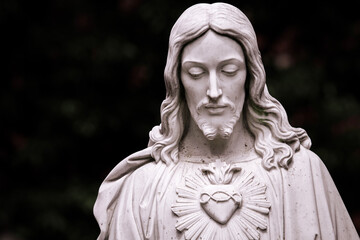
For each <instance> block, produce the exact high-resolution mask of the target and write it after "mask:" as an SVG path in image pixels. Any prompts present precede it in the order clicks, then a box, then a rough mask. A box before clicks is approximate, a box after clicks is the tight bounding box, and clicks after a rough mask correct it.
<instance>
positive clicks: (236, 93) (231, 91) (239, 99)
mask: <svg viewBox="0 0 360 240" xmlns="http://www.w3.org/2000/svg"><path fill="white" fill-rule="evenodd" d="M227 92H228V94H227V97H228V98H230V99H231V100H232V101H234V103H235V104H240V103H243V102H244V99H245V84H244V82H239V83H235V84H232V85H231V87H230V88H228V91H227Z"/></svg>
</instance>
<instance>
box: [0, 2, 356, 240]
mask: <svg viewBox="0 0 360 240" xmlns="http://www.w3.org/2000/svg"><path fill="white" fill-rule="evenodd" d="M194 3H196V2H195V1H189V0H185V1H174V0H173V1H165V0H149V1H145V0H117V1H116V0H112V1H98V2H93V1H85V0H76V1H64V0H51V1H23V2H21V1H20V0H12V1H11V0H6V1H2V2H1V3H0V24H1V29H2V40H3V41H4V43H3V44H2V46H1V50H2V51H1V52H2V53H3V54H2V56H3V58H4V60H5V64H4V61H3V72H2V76H1V81H0V110H1V118H0V121H1V124H0V133H1V134H0V143H1V144H0V163H1V167H0V191H1V194H0V203H1V210H0V240H5V239H12V240H16V239H19V240H24V239H29V240H31V239H37V240H38V239H77V240H79V239H95V238H96V236H97V234H98V232H99V230H98V227H97V224H96V222H95V219H94V218H93V216H92V206H93V204H94V201H95V198H96V195H97V190H98V187H99V185H100V183H101V182H102V180H103V179H104V178H105V176H106V175H107V174H108V173H109V171H110V170H111V169H112V168H113V167H114V166H115V165H116V164H117V163H118V162H119V161H120V160H121V159H123V158H124V157H126V156H127V155H129V154H131V153H133V152H135V151H137V150H140V149H142V148H144V147H145V146H146V145H147V141H148V132H149V130H151V128H152V127H153V126H154V125H156V124H158V123H159V121H160V118H159V109H160V104H161V101H162V100H163V98H164V96H165V89H164V84H163V69H164V67H165V61H166V55H167V44H168V43H167V41H168V36H169V33H170V30H171V27H172V25H173V24H174V22H175V21H176V19H177V18H178V16H179V15H180V14H181V13H182V12H183V11H184V10H185V9H186V8H187V7H189V6H190V5H192V4H194ZM229 3H232V4H234V5H235V6H237V7H239V8H240V9H241V10H243V11H244V12H245V14H246V15H247V16H248V17H249V18H250V20H251V21H252V23H253V25H254V28H255V31H256V32H257V35H258V42H259V46H260V50H261V52H262V56H263V61H264V64H265V69H266V71H267V76H268V86H269V90H270V93H271V94H272V95H273V96H274V97H276V98H277V99H279V101H280V102H281V103H282V104H283V105H284V107H285V109H286V110H287V112H288V115H289V120H290V122H291V124H292V125H294V126H296V127H302V128H305V129H306V130H307V132H308V133H309V135H310V137H311V139H312V141H313V147H312V150H313V151H314V152H316V153H317V154H318V155H319V156H320V157H321V158H322V160H323V161H324V162H325V164H326V165H327V167H328V168H329V171H330V173H331V174H332V176H333V178H334V180H335V183H336V185H337V186H338V189H339V191H340V193H341V195H342V197H343V199H344V202H345V204H346V206H347V208H348V209H349V212H350V214H351V216H352V217H353V219H354V222H355V223H356V225H357V226H358V227H359V225H360V209H359V205H358V204H357V199H356V198H355V197H354V196H355V195H354V194H355V191H354V190H356V189H354V187H353V186H354V184H356V183H358V182H359V180H360V179H359V177H358V176H359V172H360V95H359V93H358V88H357V87H356V86H357V82H358V81H359V80H360V70H359V69H360V58H359V56H360V54H359V49H360V47H359V44H360V19H359V17H358V13H357V10H356V9H357V8H356V7H355V6H354V4H355V2H353V3H345V2H341V4H340V5H339V4H338V3H336V2H334V3H330V2H327V3H326V4H321V3H316V2H314V3H313V4H312V5H305V3H304V4H302V2H297V3H293V2H289V3H277V4H274V3H270V2H268V1H238V2H237V1H229Z"/></svg>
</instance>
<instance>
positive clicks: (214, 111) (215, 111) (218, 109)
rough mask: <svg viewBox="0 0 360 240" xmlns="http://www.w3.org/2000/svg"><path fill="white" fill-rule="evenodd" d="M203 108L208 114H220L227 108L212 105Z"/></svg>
mask: <svg viewBox="0 0 360 240" xmlns="http://www.w3.org/2000/svg"><path fill="white" fill-rule="evenodd" d="M204 107H205V109H206V110H207V111H208V112H209V113H210V114H221V113H223V112H224V111H225V109H226V108H227V106H226V105H220V104H213V103H209V104H206V105H205V106H204Z"/></svg>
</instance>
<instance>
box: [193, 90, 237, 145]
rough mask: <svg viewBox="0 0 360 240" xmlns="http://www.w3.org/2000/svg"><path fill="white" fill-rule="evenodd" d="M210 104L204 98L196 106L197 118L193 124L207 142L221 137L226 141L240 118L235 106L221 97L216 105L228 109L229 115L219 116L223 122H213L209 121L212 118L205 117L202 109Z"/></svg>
mask: <svg viewBox="0 0 360 240" xmlns="http://www.w3.org/2000/svg"><path fill="white" fill-rule="evenodd" d="M208 104H211V103H210V101H209V99H208V98H204V99H203V100H202V101H200V103H199V104H198V105H197V106H196V112H197V114H198V115H197V117H196V118H195V122H196V123H197V125H198V127H199V128H200V129H201V131H202V132H203V134H204V136H205V137H206V138H207V139H208V140H214V139H215V138H216V137H221V138H223V139H228V138H229V137H230V136H231V134H232V132H233V130H234V126H235V124H236V123H237V122H238V120H239V118H240V112H241V111H239V110H237V109H236V107H235V104H234V103H233V102H232V101H231V100H230V99H228V98H227V97H225V96H222V97H221V99H219V101H218V102H216V105H223V106H227V107H229V108H230V113H226V114H224V116H221V118H222V119H223V121H221V122H215V121H211V118H212V117H213V116H210V117H209V116H207V115H206V114H205V113H204V111H206V110H204V108H205V107H206V106H207V105H208Z"/></svg>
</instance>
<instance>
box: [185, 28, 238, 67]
mask: <svg viewBox="0 0 360 240" xmlns="http://www.w3.org/2000/svg"><path fill="white" fill-rule="evenodd" d="M232 58H234V59H238V60H239V61H243V62H244V52H243V50H242V47H241V46H240V44H239V43H238V42H236V41H235V40H233V39H232V38H230V37H227V36H224V35H220V34H217V33H215V32H214V31H211V30H209V31H207V32H206V33H205V34H204V35H202V36H201V37H200V38H198V39H196V40H195V41H193V42H191V43H189V44H188V45H186V46H185V47H184V49H183V53H182V63H184V62H186V61H195V62H207V61H210V60H211V61H214V60H215V61H224V60H227V59H232Z"/></svg>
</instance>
